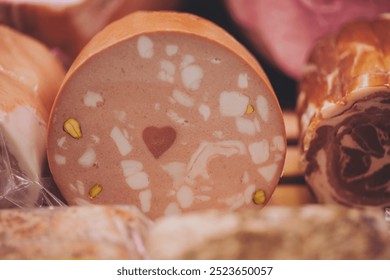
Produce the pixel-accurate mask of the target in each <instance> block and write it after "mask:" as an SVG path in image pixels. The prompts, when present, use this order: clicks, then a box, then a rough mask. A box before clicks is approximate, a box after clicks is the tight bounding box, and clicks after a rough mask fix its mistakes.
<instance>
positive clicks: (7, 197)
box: [0, 129, 65, 208]
mask: <svg viewBox="0 0 390 280" xmlns="http://www.w3.org/2000/svg"><path fill="white" fill-rule="evenodd" d="M54 193H55V185H54V183H53V181H52V180H51V178H50V177H46V178H40V180H38V181H37V180H31V179H30V178H28V177H27V176H26V175H25V174H24V173H23V172H21V171H20V170H19V168H18V166H17V164H16V163H15V160H13V158H12V155H11V154H10V153H9V151H8V149H7V146H6V143H5V139H4V137H3V134H2V132H1V129H0V208H10V207H20V208H31V207H42V206H65V204H64V202H62V200H61V199H60V198H59V195H57V194H54Z"/></svg>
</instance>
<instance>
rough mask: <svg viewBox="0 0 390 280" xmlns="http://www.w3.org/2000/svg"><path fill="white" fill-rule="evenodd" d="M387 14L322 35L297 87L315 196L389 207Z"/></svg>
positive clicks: (389, 51) (389, 21) (389, 43)
mask: <svg viewBox="0 0 390 280" xmlns="http://www.w3.org/2000/svg"><path fill="white" fill-rule="evenodd" d="M389 38H390V19H389V17H388V16H387V17H386V16H383V17H381V18H380V19H377V20H373V21H357V22H354V23H350V24H348V25H346V26H344V27H343V28H341V29H340V30H339V31H338V32H337V33H335V34H332V35H329V36H328V37H326V38H323V39H322V40H321V41H320V42H319V43H318V44H317V45H316V47H315V49H314V51H313V52H312V54H311V56H310V58H309V61H308V64H307V65H306V69H307V71H306V73H305V75H304V76H303V79H302V81H301V85H300V93H299V97H298V108H297V109H298V114H299V117H300V124H301V140H302V151H303V154H304V165H305V176H306V179H307V181H308V183H309V184H310V185H311V186H312V187H313V189H314V191H315V192H316V194H317V196H318V197H319V199H320V200H321V201H323V202H338V203H342V204H345V205H351V206H358V207H359V206H389V205H390V119H389V116H390V89H389V81H390V75H389V70H390V39H389Z"/></svg>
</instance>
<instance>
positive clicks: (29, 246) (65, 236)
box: [0, 206, 150, 260]
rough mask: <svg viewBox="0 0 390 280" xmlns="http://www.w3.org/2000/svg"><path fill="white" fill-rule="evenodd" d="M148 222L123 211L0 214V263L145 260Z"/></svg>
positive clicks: (53, 210)
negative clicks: (6, 260)
mask: <svg viewBox="0 0 390 280" xmlns="http://www.w3.org/2000/svg"><path fill="white" fill-rule="evenodd" d="M149 226H150V221H148V220H147V219H145V218H144V217H143V216H142V215H141V214H140V213H139V211H138V210H137V209H135V208H132V207H125V206H111V207H110V206H88V207H59V208H51V209H35V210H31V209H29V210H19V209H18V210H16V209H12V210H11V209H10V210H2V211H0V259H3V260H4V259H13V260H15V259H55V260H58V259H105V260H107V259H144V258H147V253H146V251H145V248H144V238H145V233H146V231H147V230H148V228H149Z"/></svg>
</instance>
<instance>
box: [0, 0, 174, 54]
mask: <svg viewBox="0 0 390 280" xmlns="http://www.w3.org/2000/svg"><path fill="white" fill-rule="evenodd" d="M178 3H179V1H178V0H164V1H160V0H148V1H144V0H115V1H112V0H66V1H53V0H0V23H2V24H7V25H9V26H11V27H13V28H15V29H17V30H19V31H21V32H24V33H27V34H29V35H30V36H33V37H35V38H37V39H39V40H40V41H42V42H44V43H45V44H46V45H48V46H50V47H51V48H57V50H61V51H62V52H63V53H62V55H61V56H62V57H64V54H65V57H64V58H66V60H69V59H73V58H74V57H76V56H77V54H78V53H79V51H80V50H81V48H82V47H84V46H85V44H86V43H87V42H88V41H89V40H90V39H91V38H92V36H93V35H95V34H96V33H97V32H98V31H100V30H101V29H102V28H103V27H104V26H106V25H107V24H108V23H110V22H112V21H113V20H116V19H119V18H121V17H123V16H124V15H127V14H128V13H131V12H134V11H137V10H159V9H174V8H176V7H177V6H178Z"/></svg>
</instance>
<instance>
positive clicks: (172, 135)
mask: <svg viewBox="0 0 390 280" xmlns="http://www.w3.org/2000/svg"><path fill="white" fill-rule="evenodd" d="M142 138H143V140H144V143H145V145H146V147H148V150H149V151H150V152H151V153H152V155H153V156H154V157H155V158H156V159H158V158H159V157H160V156H161V155H162V154H163V153H165V152H166V151H167V150H168V149H169V148H170V147H171V146H172V145H173V143H174V142H175V139H176V130H174V129H173V128H172V127H170V126H164V127H160V128H159V127H155V126H149V127H147V128H145V129H144V131H143V132H142Z"/></svg>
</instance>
